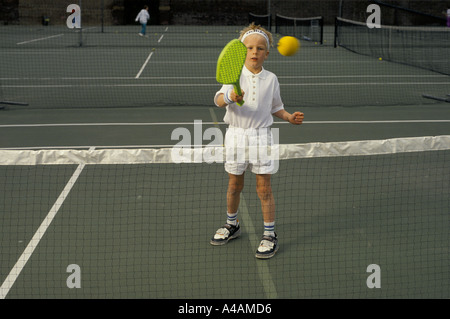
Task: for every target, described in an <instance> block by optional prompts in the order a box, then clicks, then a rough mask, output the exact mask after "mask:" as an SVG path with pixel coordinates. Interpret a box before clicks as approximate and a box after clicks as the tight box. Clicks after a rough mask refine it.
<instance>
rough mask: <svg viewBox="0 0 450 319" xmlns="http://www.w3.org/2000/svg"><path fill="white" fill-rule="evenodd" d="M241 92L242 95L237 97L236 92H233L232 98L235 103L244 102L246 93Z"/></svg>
mask: <svg viewBox="0 0 450 319" xmlns="http://www.w3.org/2000/svg"><path fill="white" fill-rule="evenodd" d="M241 91H242V95H237V94H236V92H235V91H234V89H233V90H232V91H231V94H230V98H231V100H232V101H233V102H237V103H240V102H242V100H244V94H245V92H244V91H243V90H241Z"/></svg>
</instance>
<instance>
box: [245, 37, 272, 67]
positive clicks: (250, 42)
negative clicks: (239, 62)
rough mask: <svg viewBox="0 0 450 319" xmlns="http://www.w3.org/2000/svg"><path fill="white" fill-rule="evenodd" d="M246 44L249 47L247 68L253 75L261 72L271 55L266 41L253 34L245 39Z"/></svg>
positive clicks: (246, 60)
mask: <svg viewBox="0 0 450 319" xmlns="http://www.w3.org/2000/svg"><path fill="white" fill-rule="evenodd" d="M244 44H245V46H246V47H247V58H246V59H245V66H246V67H247V69H249V70H250V71H251V72H253V73H259V72H261V70H262V66H263V63H264V61H265V60H266V59H267V57H268V55H269V50H268V48H267V42H266V39H264V38H263V37H262V36H260V35H257V34H252V35H249V36H248V37H246V38H245V40H244Z"/></svg>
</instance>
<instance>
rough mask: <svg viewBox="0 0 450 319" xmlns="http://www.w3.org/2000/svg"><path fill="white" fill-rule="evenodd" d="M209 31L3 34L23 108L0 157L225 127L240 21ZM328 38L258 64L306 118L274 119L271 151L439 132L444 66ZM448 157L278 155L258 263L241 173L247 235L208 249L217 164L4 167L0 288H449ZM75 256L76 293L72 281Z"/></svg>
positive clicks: (389, 293)
mask: <svg viewBox="0 0 450 319" xmlns="http://www.w3.org/2000/svg"><path fill="white" fill-rule="evenodd" d="M2 28H3V27H2ZM17 28H19V27H17ZM23 28H24V29H26V28H25V27H23ZM178 28H180V27H178ZM213 29H214V30H212V29H211V28H209V29H208V30H209V32H206V31H205V28H199V29H198V30H193V29H192V30H189V32H187V31H186V29H185V28H181V29H177V30H176V31H175V30H173V27H168V28H167V27H155V29H154V30H152V32H151V33H150V36H149V38H142V37H138V36H137V34H135V33H133V32H134V29H133V30H129V29H127V30H125V29H117V30H116V31H114V30H113V31H109V32H108V33H105V34H101V33H94V32H92V34H91V33H89V30H87V31H85V33H86V34H87V35H86V37H85V38H83V41H84V44H83V46H82V47H77V46H76V43H77V37H78V34H76V33H67V31H65V30H64V31H59V30H57V29H56V27H55V28H54V29H50V31H49V30H47V29H46V30H43V31H42V32H41V33H40V34H39V33H38V32H36V33H33V32H26V30H23V31H25V32H20V30H19V31H18V30H17V29H14V32H10V31H11V30H7V31H8V32H4V33H2V37H3V36H4V35H5V34H9V35H8V36H7V37H6V36H5V37H4V39H5V41H6V42H7V44H6V45H5V44H3V45H4V46H5V47H6V49H2V51H1V52H0V57H1V62H0V66H1V67H2V69H3V71H2V73H1V74H0V75H1V86H2V90H3V93H2V94H3V95H4V97H2V98H4V99H7V100H14V101H22V102H26V103H28V104H29V105H28V106H14V105H9V106H7V107H6V108H5V109H3V110H1V111H0V148H1V151H7V150H16V151H21V150H30V149H31V150H35V151H39V150H40V151H48V150H59V149H74V150H87V149H89V148H92V149H94V148H95V149H96V150H97V149H99V150H101V149H147V148H156V149H158V148H170V147H172V146H173V145H175V144H177V143H178V142H179V139H178V137H176V138H173V136H172V134H173V132H174V130H175V129H177V128H186V129H188V130H189V131H190V132H192V134H193V132H194V126H193V124H194V121H195V120H201V121H202V124H203V126H202V132H205V131H206V130H207V129H208V128H219V129H220V130H221V131H222V132H223V133H224V132H225V130H226V128H227V125H226V124H225V123H223V117H224V114H225V110H224V109H219V108H217V107H215V106H214V105H213V97H214V94H215V92H216V91H217V90H218V89H219V88H220V85H218V84H217V83H216V82H215V63H216V61H217V57H218V53H220V50H221V48H222V47H223V46H224V45H225V44H226V43H227V42H228V40H230V39H231V38H234V37H237V32H236V30H239V28H236V27H233V28H228V29H227V30H225V29H224V32H223V33H221V31H220V30H219V29H215V28H213ZM3 31H5V30H4V29H3ZM28 31H30V30H28ZM328 31H330V30H328ZM44 32H46V33H45V34H44ZM330 32H331V31H330ZM58 34H63V35H61V36H58ZM199 34H201V42H199V45H194V44H193V43H195V39H196V38H198V37H199ZM331 36H332V35H331V33H327V38H326V39H327V42H326V43H324V44H323V45H317V44H314V43H304V45H303V46H302V49H301V50H300V51H299V53H298V54H297V55H296V56H294V57H293V58H292V59H288V58H284V57H282V56H281V55H279V54H278V53H277V52H276V50H275V49H272V51H271V54H270V56H269V59H268V60H267V62H266V63H265V68H266V69H268V70H270V71H273V72H274V73H276V74H277V75H278V76H279V80H280V84H281V93H282V97H283V100H284V103H285V105H286V109H287V110H288V111H290V112H293V111H297V110H299V111H302V112H304V113H305V121H304V123H303V125H301V126H293V125H290V124H287V123H284V122H280V120H279V119H276V120H275V123H274V125H273V126H272V128H276V129H278V130H279V137H280V140H279V142H280V144H303V143H317V142H321V143H328V142H342V141H361V140H386V139H393V138H409V137H422V136H444V135H450V108H449V107H450V105H449V104H448V103H445V102H439V101H435V100H428V99H424V98H422V96H421V94H422V93H429V94H435V95H440V96H441V95H445V94H446V93H450V78H449V77H448V76H445V75H442V74H437V73H434V72H431V71H426V70H423V69H419V68H415V67H412V66H406V65H401V64H396V63H390V62H387V61H380V60H379V59H376V58H371V57H366V56H360V55H357V54H354V53H352V52H349V51H346V50H344V49H342V48H333V46H332V44H331V42H332V38H331ZM276 37H278V38H279V35H276ZM69 38H70V39H69ZM33 40H36V41H33ZM142 41H147V42H148V43H147V44H145V45H143V44H142ZM18 43H23V44H18ZM117 43H120V46H119V45H118V44H117ZM46 46H50V49H47V47H46ZM146 61H147V63H146ZM284 96H286V98H284ZM193 142H194V141H193ZM202 143H203V144H204V145H205V144H208V143H209V141H208V140H202ZM344 152H345V150H344ZM2 154H4V153H2ZM449 156H450V154H449V151H448V150H446V151H438V152H432V151H428V152H420V153H413V154H412V155H411V154H410V153H406V154H395V155H374V156H367V157H366V156H362V157H358V156H350V157H349V158H343V159H341V158H339V159H334V158H327V157H326V158H318V159H301V160H286V161H281V163H280V170H279V172H278V173H277V174H275V175H274V176H273V179H272V183H273V187H274V196H275V201H276V204H277V223H276V231H277V233H278V235H279V238H280V250H279V252H278V253H277V255H276V256H275V257H274V258H272V259H270V260H257V259H256V258H255V257H254V252H255V250H256V248H257V245H258V244H259V240H260V236H261V235H262V231H263V227H262V215H261V209H260V206H259V205H260V203H259V200H258V198H257V196H256V193H255V178H254V175H253V174H252V173H250V172H248V173H247V174H246V185H245V189H244V191H243V196H242V199H241V206H240V215H239V216H240V217H239V219H240V221H241V223H242V229H243V235H242V236H241V238H239V239H236V240H234V241H231V242H230V243H228V244H227V245H225V246H223V247H214V246H211V245H210V244H209V240H210V238H211V237H212V235H213V234H214V232H215V230H216V229H217V228H218V227H219V226H220V225H221V224H222V223H224V222H225V218H226V214H225V213H226V188H227V182H228V179H227V175H226V173H225V171H224V169H223V164H205V163H202V164H196V163H194V164H131V165H126V164H120V165H102V164H100V165H86V166H79V165H74V164H70V165H3V166H0V177H1V182H0V193H1V202H0V207H1V219H0V222H1V229H0V234H1V235H0V256H2V257H1V260H0V284H1V285H2V286H1V287H2V288H1V291H0V292H1V295H2V297H3V298H152V299H153V298H155V299H158V298H161V299H171V298H181V299H184V298H194V299H195V298H208V299H215V298H221V299H223V298H250V299H252V298H257V299H263V298H269V299H270V298H283V299H297V298H449V297H450V278H449V272H448V269H449V261H450V259H449V243H450V240H449V239H450V238H449V234H448V229H449V226H450V224H449V221H450V219H449V216H448V212H449V209H450V201H449V193H448V190H449V188H450V187H449V186H450V185H449V180H450V178H449V177H450V167H449V164H448V163H449V160H450V158H449ZM77 172H78V173H77ZM74 176H76V177H77V178H76V179H75V180H74V182H73V183H72V184H71V183H70V182H69V180H70V179H71V178H73V177H74ZM68 185H69V187H70V190H68V189H67V187H68ZM65 191H67V196H65V197H64V200H63V201H62V202H59V204H58V198H59V197H60V196H61V194H62V193H64V192H65ZM55 205H57V206H58V210H57V212H56V213H55V215H54V216H53V218H51V219H50V223H49V224H46V220H47V218H48V216H49V215H51V213H52V212H54V207H55ZM39 234H41V235H42V236H38V237H39V238H38V239H36V238H37V237H36V235H39ZM30 249H32V250H31V251H30ZM24 261H25V262H24ZM73 264H75V265H78V266H79V267H80V270H81V287H80V288H72V289H70V288H68V285H67V280H68V277H69V276H70V272H68V271H67V267H68V266H69V265H73ZM371 264H376V265H379V266H380V268H381V289H376V288H372V289H371V288H368V286H367V282H366V280H367V278H368V276H369V275H370V273H368V272H367V267H368V266H369V265H371Z"/></svg>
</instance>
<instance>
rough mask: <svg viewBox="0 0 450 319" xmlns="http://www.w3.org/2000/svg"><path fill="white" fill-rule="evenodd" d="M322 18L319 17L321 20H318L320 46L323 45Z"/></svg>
mask: <svg viewBox="0 0 450 319" xmlns="http://www.w3.org/2000/svg"><path fill="white" fill-rule="evenodd" d="M323 20H324V18H323V17H321V19H320V20H319V25H320V44H323V25H324V21H323Z"/></svg>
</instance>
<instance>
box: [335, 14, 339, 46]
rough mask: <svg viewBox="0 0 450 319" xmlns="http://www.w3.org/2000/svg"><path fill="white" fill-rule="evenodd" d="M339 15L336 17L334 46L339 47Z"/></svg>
mask: <svg viewBox="0 0 450 319" xmlns="http://www.w3.org/2000/svg"><path fill="white" fill-rule="evenodd" d="M338 21H339V20H338V17H336V18H334V47H335V48H337V37H338Z"/></svg>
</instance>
